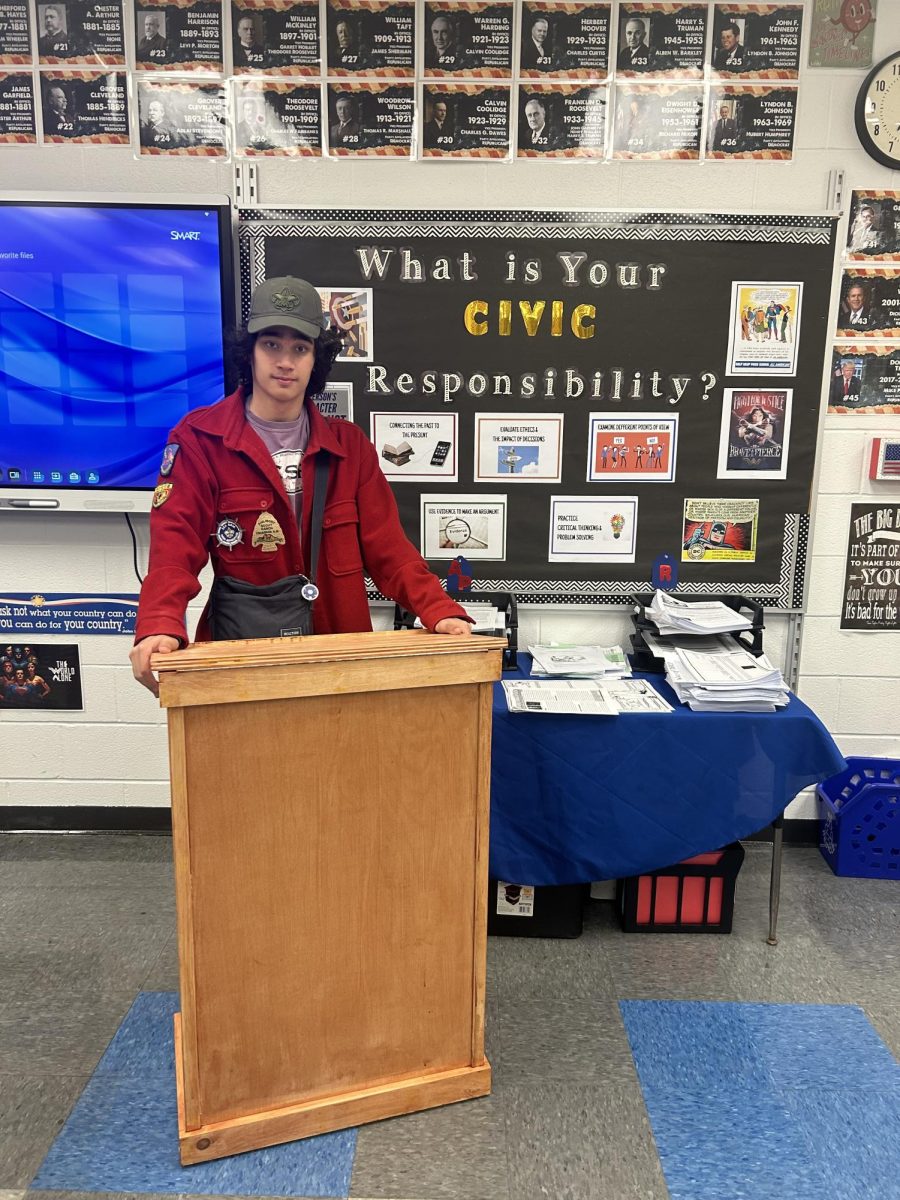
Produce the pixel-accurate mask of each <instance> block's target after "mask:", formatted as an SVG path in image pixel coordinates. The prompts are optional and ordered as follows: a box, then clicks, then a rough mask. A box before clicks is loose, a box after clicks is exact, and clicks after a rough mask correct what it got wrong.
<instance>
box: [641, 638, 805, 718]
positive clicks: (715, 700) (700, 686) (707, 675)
mask: <svg viewBox="0 0 900 1200" xmlns="http://www.w3.org/2000/svg"><path fill="white" fill-rule="evenodd" d="M685 640H687V639H685ZM693 640H694V641H696V639H693ZM717 640H718V639H717ZM652 641H653V645H652V646H651V649H652V650H653V653H654V654H657V655H659V656H660V657H661V658H663V659H664V660H665V664H666V680H667V682H668V683H669V684H670V686H671V687H672V690H673V691H674V692H675V695H676V696H677V697H678V699H679V700H680V701H681V702H682V704H687V705H688V706H689V707H690V708H692V709H693V710H694V711H695V712H774V711H775V709H776V708H784V706H785V705H786V704H787V702H788V699H789V696H790V692H789V690H788V687H787V685H786V684H785V682H784V678H783V677H782V674H781V671H779V669H778V668H777V667H775V666H773V665H772V663H770V662H769V660H768V659H767V658H766V656H765V655H764V654H761V655H760V656H759V658H754V657H753V655H752V654H750V653H749V651H747V650H744V649H743V647H741V646H738V645H736V644H735V642H734V641H731V640H730V639H721V643H722V644H720V645H717V646H712V647H707V648H704V649H701V650H696V649H686V648H685V647H684V646H677V647H676V646H672V645H670V644H668V643H666V642H663V641H661V640H660V639H657V638H653V639H652Z"/></svg>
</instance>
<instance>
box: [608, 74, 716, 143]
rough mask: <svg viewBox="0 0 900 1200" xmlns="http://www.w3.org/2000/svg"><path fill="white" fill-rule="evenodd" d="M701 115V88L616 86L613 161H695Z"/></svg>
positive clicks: (648, 85) (689, 86)
mask: <svg viewBox="0 0 900 1200" xmlns="http://www.w3.org/2000/svg"><path fill="white" fill-rule="evenodd" d="M702 116H703V88H702V87H699V86H695V85H692V84H688V85H681V86H679V85H677V84H662V85H661V84H656V85H654V84H639V83H621V84H617V86H616V121H615V135H614V140H613V158H632V159H654V160H655V159H672V158H676V159H697V158H699V157H700V123H701V119H702Z"/></svg>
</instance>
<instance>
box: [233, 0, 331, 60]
mask: <svg viewBox="0 0 900 1200" xmlns="http://www.w3.org/2000/svg"><path fill="white" fill-rule="evenodd" d="M231 58H232V62H233V64H234V74H235V75H247V74H252V73H255V74H257V75H259V74H264V75H319V74H320V72H321V68H322V63H321V55H320V53H319V5H318V3H317V2H316V0H232V4H231Z"/></svg>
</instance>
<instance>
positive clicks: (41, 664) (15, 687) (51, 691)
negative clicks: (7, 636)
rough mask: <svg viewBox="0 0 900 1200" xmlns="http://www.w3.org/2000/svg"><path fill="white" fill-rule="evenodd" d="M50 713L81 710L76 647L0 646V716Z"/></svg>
mask: <svg viewBox="0 0 900 1200" xmlns="http://www.w3.org/2000/svg"><path fill="white" fill-rule="evenodd" d="M51 709H53V710H67V711H69V712H81V711H83V710H84V702H83V700H82V695H81V660H80V658H79V652H78V646H77V645H64V644H56V643H54V642H29V643H28V644H27V645H26V644H25V643H24V642H20V643H15V644H12V645H0V713H3V712H9V711H12V710H24V711H31V712H41V711H48V710H51Z"/></svg>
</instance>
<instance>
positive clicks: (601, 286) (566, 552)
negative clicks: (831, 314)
mask: <svg viewBox="0 0 900 1200" xmlns="http://www.w3.org/2000/svg"><path fill="white" fill-rule="evenodd" d="M836 224H837V222H836V219H834V218H832V217H828V216H821V215H818V216H816V215H814V216H781V215H777V216H776V215H761V214H755V215H751V214H727V215H726V214H714V213H702V214H698V213H690V214H687V213H638V212H607V211H584V210H578V211H570V212H564V211H458V210H456V211H446V212H444V211H403V210H385V211H381V210H302V211H300V210H297V211H288V210H275V209H248V210H243V211H241V212H240V213H239V245H240V267H241V302H242V309H243V313H244V316H245V317H246V314H247V309H248V304H249V297H250V292H251V290H252V289H253V288H254V287H255V286H256V285H257V284H259V283H260V282H261V281H262V280H263V279H264V278H266V277H270V278H271V277H274V276H281V275H288V274H292V275H297V276H300V277H302V278H306V279H309V280H310V281H311V282H313V283H314V284H315V285H316V287H317V288H318V289H319V291H320V294H321V296H322V303H323V311H324V312H325V313H326V314H327V315H328V319H329V320H330V321H332V322H333V323H335V324H337V325H339V326H341V327H342V328H343V329H344V330H345V335H346V337H345V349H344V351H343V352H342V355H341V357H340V358H339V359H338V361H337V362H336V364H335V367H334V370H333V372H332V380H331V384H330V386H329V390H328V392H327V393H326V394H325V395H324V396H323V397H322V400H321V405H320V406H321V407H322V408H323V409H324V411H325V412H326V413H328V414H331V415H335V416H344V417H346V418H348V419H352V420H354V421H355V422H356V423H357V424H359V425H360V426H361V427H362V428H363V429H364V430H365V431H366V433H367V434H368V435H369V436H370V437H371V438H372V441H373V443H374V444H375V447H376V451H377V452H378V456H379V463H380V465H381V468H382V470H383V471H384V473H385V475H386V476H387V478H388V479H389V481H390V483H391V486H392V488H393V491H394V494H395V496H396V498H397V503H398V506H399V510H400V515H401V519H402V521H403V524H404V527H405V529H406V532H407V534H408V536H409V537H410V539H411V540H412V541H413V542H414V543H415V544H416V545H417V546H419V548H420V549H421V550H422V553H423V554H424V556H425V557H426V559H428V561H429V564H430V566H431V567H432V569H433V570H434V571H435V572H436V573H437V574H438V575H441V576H445V575H446V574H447V571H448V568H449V566H450V564H451V562H452V561H453V559H455V558H457V557H459V556H462V557H463V558H464V559H465V561H466V563H467V564H468V565H469V566H470V567H471V574H472V576H473V579H474V584H473V595H474V596H475V597H477V595H478V594H479V592H481V593H487V592H494V591H510V592H512V593H514V594H515V595H516V597H517V598H518V600H519V602H520V603H530V604H538V603H557V604H590V605H598V604H600V605H620V604H623V603H627V601H628V597H629V595H630V593H631V592H633V591H634V590H636V589H641V590H645V589H646V588H647V586H648V582H649V580H650V577H651V570H652V565H653V563H654V561H655V560H656V559H657V558H658V556H659V555H661V554H663V553H667V554H669V555H670V556H671V557H672V558H673V559H675V560H676V561H677V565H678V573H679V591H680V592H681V593H688V594H696V595H703V594H712V593H716V592H721V591H722V590H723V589H725V590H733V591H739V592H741V593H743V594H744V595H746V596H749V597H752V598H753V599H755V600H757V601H758V602H760V603H761V604H763V605H764V606H765V607H767V608H771V609H782V610H792V609H798V608H800V607H801V605H802V600H803V584H804V572H805V566H806V557H807V531H808V513H809V503H810V491H811V486H812V479H813V469H814V464H815V460H816V440H817V436H818V428H819V410H820V400H821V390H822V370H823V361H824V354H825V346H826V339H827V337H828V333H829V331H828V329H827V328H826V326H827V315H828V306H829V296H830V288H831V280H832V271H833V260H834V250H835V238H836ZM372 595H373V598H378V594H377V592H375V591H374V590H373V592H372Z"/></svg>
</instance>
